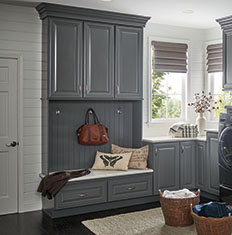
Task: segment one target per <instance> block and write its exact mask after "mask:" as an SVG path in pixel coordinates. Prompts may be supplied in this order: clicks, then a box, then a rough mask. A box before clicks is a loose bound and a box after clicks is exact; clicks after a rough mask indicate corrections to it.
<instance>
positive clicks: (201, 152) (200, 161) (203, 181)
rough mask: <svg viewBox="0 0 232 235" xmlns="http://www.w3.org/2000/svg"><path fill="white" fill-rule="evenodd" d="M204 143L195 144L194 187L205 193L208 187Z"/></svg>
mask: <svg viewBox="0 0 232 235" xmlns="http://www.w3.org/2000/svg"><path fill="white" fill-rule="evenodd" d="M206 160H207V156H206V142H204V141H197V142H196V187H197V188H199V189H201V190H203V191H205V190H206V188H207V185H208V183H207V182H208V178H207V175H206V167H207V161H206Z"/></svg>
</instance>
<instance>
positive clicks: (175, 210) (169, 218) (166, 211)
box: [160, 189, 200, 227]
mask: <svg viewBox="0 0 232 235" xmlns="http://www.w3.org/2000/svg"><path fill="white" fill-rule="evenodd" d="M194 193H195V194H196V197H194V198H183V199H174V198H165V197H163V193H162V192H161V191H160V204H161V208H162V211H163V215H164V220H165V224H167V225H170V226H175V227H178V226H180V227H185V226H189V225H191V224H193V219H192V216H191V213H190V205H191V204H192V205H194V206H195V205H197V204H199V203H200V190H199V189H198V191H197V192H194Z"/></svg>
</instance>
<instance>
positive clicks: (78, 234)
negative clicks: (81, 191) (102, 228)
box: [0, 202, 160, 235]
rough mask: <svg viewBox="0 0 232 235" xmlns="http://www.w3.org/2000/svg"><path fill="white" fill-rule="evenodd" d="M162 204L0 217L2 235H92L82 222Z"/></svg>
mask: <svg viewBox="0 0 232 235" xmlns="http://www.w3.org/2000/svg"><path fill="white" fill-rule="evenodd" d="M159 206H160V204H159V203H158V202H157V203H149V204H144V205H139V206H131V207H126V208H120V209H114V210H108V211H101V212H95V213H89V214H84V215H77V216H70V217H64V218H59V219H51V218H50V217H48V216H47V215H46V214H44V213H43V212H42V211H34V212H27V213H23V214H11V215H3V216H0V235H92V234H94V233H92V232H91V231H90V230H88V229H87V228H86V227H85V226H84V225H82V223H81V221H83V220H88V219H95V218H101V217H106V216H111V215H116V214H121V213H127V212H134V211H140V210H147V209H151V208H155V207H159Z"/></svg>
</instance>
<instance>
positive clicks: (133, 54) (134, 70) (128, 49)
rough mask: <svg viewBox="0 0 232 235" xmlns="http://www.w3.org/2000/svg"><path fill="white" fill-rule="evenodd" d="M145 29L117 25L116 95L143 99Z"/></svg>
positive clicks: (120, 97) (124, 97) (119, 97)
mask: <svg viewBox="0 0 232 235" xmlns="http://www.w3.org/2000/svg"><path fill="white" fill-rule="evenodd" d="M142 60H143V29H142V28H135V27H125V26H116V61H115V97H116V98H118V99H141V98H142V77H143V74H142V73H143V71H142V68H143V63H142Z"/></svg>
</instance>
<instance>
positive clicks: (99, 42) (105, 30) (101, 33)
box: [84, 22, 114, 98]
mask: <svg viewBox="0 0 232 235" xmlns="http://www.w3.org/2000/svg"><path fill="white" fill-rule="evenodd" d="M84 38H85V40H84V57H85V58H84V61H85V62H84V63H85V66H84V98H97V97H100V98H102V97H105V98H114V25H111V24H103V23H93V22H85V23H84Z"/></svg>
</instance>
